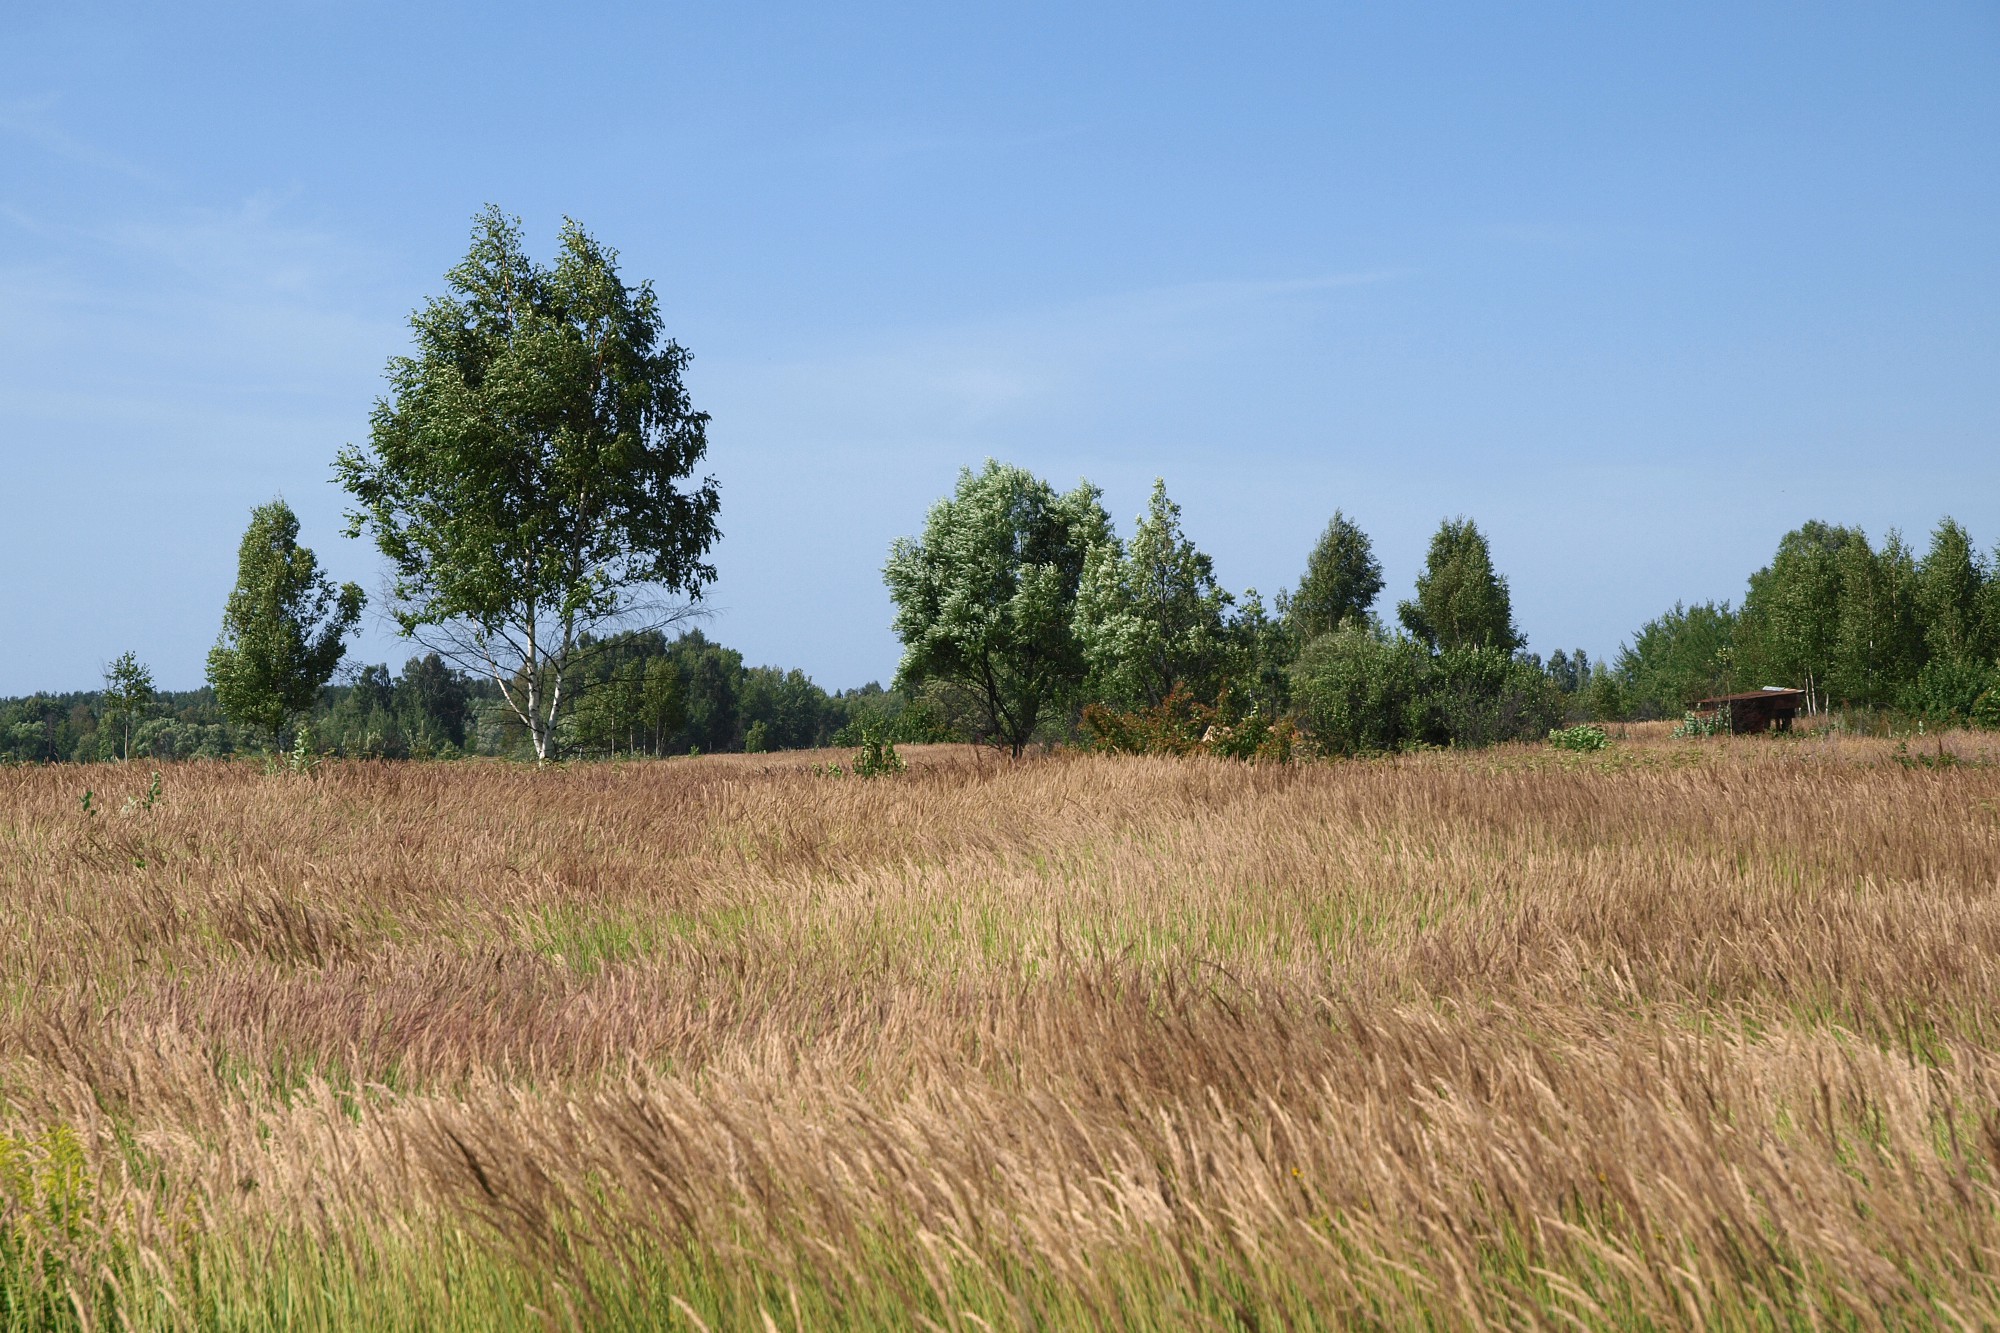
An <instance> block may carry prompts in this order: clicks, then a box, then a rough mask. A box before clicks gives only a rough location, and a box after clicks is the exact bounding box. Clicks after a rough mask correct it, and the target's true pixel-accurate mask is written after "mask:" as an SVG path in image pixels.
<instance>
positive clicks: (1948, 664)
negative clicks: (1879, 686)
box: [1901, 656, 1996, 724]
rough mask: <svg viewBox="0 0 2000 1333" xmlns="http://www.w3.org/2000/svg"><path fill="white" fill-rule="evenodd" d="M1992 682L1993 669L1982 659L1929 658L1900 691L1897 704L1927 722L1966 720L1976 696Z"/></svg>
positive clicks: (1974, 706)
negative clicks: (1901, 694) (1907, 685)
mask: <svg viewBox="0 0 2000 1333" xmlns="http://www.w3.org/2000/svg"><path fill="white" fill-rule="evenodd" d="M1995 683H1996V673H1995V671H1994V668H1993V667H1992V666H1990V665H1988V664H1987V663H1985V662H1979V661H1975V660H1972V659H1970V658H1964V657H1942V656H1941V657H1933V658H1932V659H1931V660H1930V661H1928V662H1926V663H1924V666H1923V670H1921V671H1919V672H1918V673H1917V676H1916V679H1915V680H1913V681H1911V682H1910V685H1909V687H1908V688H1907V689H1906V690H1905V691H1904V692H1903V696H1902V699H1901V704H1902V707H1903V708H1904V709H1906V710H1907V711H1909V712H1911V713H1914V714H1915V715H1916V716H1918V717H1920V718H1923V719H1924V720H1925V721H1927V722H1935V723H1943V724H1949V723H1965V722H1970V721H1972V719H1973V715H1974V711H1975V709H1976V708H1977V706H1978V703H1979V700H1980V698H1981V697H1982V696H1984V695H1985V694H1986V693H1987V692H1988V691H1989V690H1991V689H1992V688H1993V687H1994V685H1995Z"/></svg>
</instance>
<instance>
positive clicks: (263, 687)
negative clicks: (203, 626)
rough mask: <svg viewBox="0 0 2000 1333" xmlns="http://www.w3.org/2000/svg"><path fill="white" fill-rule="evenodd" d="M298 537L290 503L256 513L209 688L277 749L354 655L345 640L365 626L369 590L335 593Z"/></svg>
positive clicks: (212, 654) (347, 588) (212, 659)
mask: <svg viewBox="0 0 2000 1333" xmlns="http://www.w3.org/2000/svg"><path fill="white" fill-rule="evenodd" d="M298 537H299V520H298V518H297V516H296V515H294V514H293V513H292V510H291V506H289V505H287V504H286V503H285V502H284V501H283V500H273V501H272V502H271V503H270V504H267V505H260V506H259V507H258V508H257V509H256V510H254V511H253V512H252V513H251V516H250V527H249V530H248V531H246V532H245V533H244V534H243V543H242V546H241V548H240V549H239V551H238V553H237V572H236V587H235V588H234V589H233V590H232V591H231V592H230V594H229V601H228V604H227V605H226V606H225V607H224V608H223V613H222V637H221V638H220V639H219V640H218V641H217V642H216V645H215V647H214V648H213V649H211V650H210V651H209V654H208V679H209V683H210V684H211V685H213V686H214V687H215V697H216V699H217V701H218V702H219V703H220V704H221V706H222V709H223V711H224V712H225V713H227V714H228V715H229V718H230V720H231V721H233V722H235V723H237V724H238V725H240V726H245V727H252V728H255V729H256V730H258V731H260V732H262V733H264V734H265V735H266V736H268V737H269V738H270V740H271V742H272V743H273V744H275V743H276V742H277V741H278V739H279V737H280V735H281V734H282V733H283V731H284V729H285V728H286V726H288V725H289V724H290V723H291V721H292V720H293V719H294V718H296V717H298V716H299V715H301V714H303V713H305V712H307V711H308V710H310V709H311V708H312V706H313V703H314V701H315V700H317V699H318V697H319V692H320V689H321V687H322V686H324V685H325V684H326V683H327V681H328V680H329V679H331V678H332V676H333V672H334V668H336V667H337V666H339V665H340V659H341V657H342V656H343V655H344V654H345V653H346V651H347V649H346V645H345V644H344V643H343V642H342V640H343V639H345V638H346V637H347V635H348V634H350V633H352V632H353V630H354V628H355V626H356V624H357V622H359V621H360V619H361V605H362V601H363V598H362V594H361V589H360V588H359V587H357V586H355V585H354V584H352V583H347V584H343V585H341V587H340V588H338V589H335V588H334V586H333V584H332V582H331V581H330V580H328V579H327V577H326V576H325V575H324V574H322V573H320V569H319V561H318V559H317V558H316V557H314V555H313V553H312V552H311V551H310V550H308V549H307V548H305V547H303V546H301V545H299V541H298Z"/></svg>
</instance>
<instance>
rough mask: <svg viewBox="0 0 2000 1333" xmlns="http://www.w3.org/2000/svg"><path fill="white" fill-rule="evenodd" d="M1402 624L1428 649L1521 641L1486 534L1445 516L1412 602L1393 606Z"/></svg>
mask: <svg viewBox="0 0 2000 1333" xmlns="http://www.w3.org/2000/svg"><path fill="white" fill-rule="evenodd" d="M1396 615H1397V618H1398V619H1400V620H1401V621H1402V622H1403V627H1404V628H1405V629H1407V630H1409V632H1410V633H1411V634H1413V635H1415V636H1416V637H1417V638H1418V639H1419V640H1421V641H1422V642H1423V643H1424V644H1426V645H1428V646H1429V647H1430V648H1431V649H1432V650H1433V651H1446V650H1450V649H1454V648H1496V649H1498V650H1500V651H1501V652H1503V653H1511V652H1513V651H1514V650H1515V649H1516V648H1519V647H1520V646H1521V645H1522V643H1523V642H1524V641H1523V639H1522V638H1521V632H1520V631H1519V630H1517V629H1516V628H1515V627H1514V603H1513V598H1512V596H1511V595H1510V594H1509V592H1508V590H1507V580H1506V579H1505V578H1503V577H1502V576H1500V575H1499V574H1496V573H1494V571H1493V553H1492V551H1491V550H1490V549H1489V548H1488V547H1487V544H1486V537H1485V535H1484V534H1483V533H1481V532H1480V531H1479V528H1478V525H1477V524H1475V523H1473V521H1472V520H1471V519H1469V518H1458V519H1446V520H1445V521H1444V522H1443V523H1442V524H1440V525H1439V527H1438V530H1437V534H1436V535H1435V536H1433V537H1432V538H1431V549H1430V554H1429V557H1428V558H1427V559H1426V561H1425V563H1424V572H1423V573H1422V574H1419V575H1418V576H1417V596H1416V599H1415V600H1414V601H1408V602H1402V603H1400V604H1398V605H1397V607H1396Z"/></svg>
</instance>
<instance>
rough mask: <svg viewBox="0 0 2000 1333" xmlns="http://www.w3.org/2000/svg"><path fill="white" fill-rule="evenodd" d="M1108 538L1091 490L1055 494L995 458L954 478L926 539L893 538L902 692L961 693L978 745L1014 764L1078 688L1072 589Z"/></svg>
mask: <svg viewBox="0 0 2000 1333" xmlns="http://www.w3.org/2000/svg"><path fill="white" fill-rule="evenodd" d="M1110 538H1111V522H1110V519H1109V518H1107V517H1106V515H1105V513H1104V507H1103V505H1102V504H1100V503H1099V501H1098V491H1097V488H1096V487H1094V486H1091V485H1090V484H1089V483H1088V482H1085V483H1082V484H1080V485H1078V486H1077V488H1076V489H1075V490H1072V491H1069V492H1067V493H1066V494H1061V495H1058V494H1057V493H1056V492H1055V490H1054V489H1053V488H1052V487H1050V486H1049V484H1048V483H1047V482H1044V481H1042V480H1041V479H1039V478H1037V477H1035V476H1034V475H1032V474H1031V473H1029V472H1027V471H1025V470H1023V469H1021V468H1017V467H1009V466H1006V465H1004V464H1001V463H996V462H993V461H992V460H990V459H989V460H988V461H987V463H986V466H985V468H984V469H982V470H981V471H979V472H973V471H971V470H970V469H967V470H965V471H962V472H960V474H959V478H958V485H957V487H956V489H955V490H954V491H953V493H952V494H951V495H950V496H949V497H947V498H946V499H943V500H940V501H938V502H937V503H936V504H935V505H933V506H932V507H931V511H930V514H929V515H928V516H927V517H926V519H925V521H924V531H923V535H922V536H921V537H916V538H907V537H906V538H901V539H899V540H898V541H897V542H896V543H895V545H894V546H893V547H892V548H891V549H890V552H889V560H888V563H887V564H886V565H885V566H884V567H883V571H882V576H883V580H884V581H885V582H886V583H887V584H888V586H889V596H890V598H891V599H892V600H893V601H894V602H895V605H896V619H895V629H896V634H897V637H899V638H900V639H901V640H902V641H903V658H902V662H901V664H900V665H899V666H898V667H897V671H896V681H897V684H898V686H899V687H901V688H904V689H911V690H914V689H917V688H919V687H921V686H923V685H925V684H928V683H937V684H942V685H945V686H947V687H950V688H953V689H955V690H958V691H961V692H962V694H963V697H964V698H965V699H966V700H967V701H968V702H969V704H970V706H971V711H972V714H973V717H972V722H973V725H974V728H975V729H976V731H977V733H978V735H979V737H980V738H981V739H982V740H985V741H988V742H990V743H992V744H994V745H997V746H1004V747H1005V748H1006V749H1007V750H1008V751H1010V752H1011V753H1012V754H1014V755H1016V756H1018V755H1019V754H1020V753H1021V751H1022V750H1023V749H1024V748H1026V746H1027V744H1028V742H1029V741H1030V740H1031V739H1032V738H1033V737H1034V734H1035V728H1036V727H1037V726H1038V725H1039V724H1040V723H1041V722H1042V720H1043V718H1044V716H1045V714H1046V713H1047V712H1048V711H1049V710H1051V709H1053V708H1056V707H1060V706H1062V705H1063V704H1065V703H1067V702H1068V701H1070V700H1071V699H1073V698H1074V697H1075V696H1076V694H1077V692H1078V691H1079V689H1080V688H1081V686H1082V685H1083V682H1084V678H1085V675H1086V673H1087V670H1088V665H1087V663H1086V661H1085V659H1084V653H1083V646H1082V644H1081V643H1080V642H1079V641H1078V639H1077V635H1076V632H1075V629H1074V627H1073V625H1074V620H1075V614H1076V598H1077V589H1078V586H1079V585H1080V584H1081V583H1082V580H1083V571H1084V564H1085V562H1086V560H1087V558H1088V556H1089V553H1090V552H1091V550H1092V549H1094V548H1096V547H1099V546H1102V545H1104V544H1106V543H1107V542H1109V540H1110Z"/></svg>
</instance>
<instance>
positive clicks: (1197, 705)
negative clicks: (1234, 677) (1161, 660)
mask: <svg viewBox="0 0 2000 1333" xmlns="http://www.w3.org/2000/svg"><path fill="white" fill-rule="evenodd" d="M1082 721H1083V731H1084V736H1085V741H1086V744H1087V745H1088V746H1089V747H1090V748H1091V749H1093V750H1101V751H1104V752H1106V753H1110V754H1168V755H1191V754H1208V755H1216V756H1219V757H1222V758H1226V759H1243V760H1249V761H1252V762H1257V763H1281V764H1282V763H1287V762H1289V761H1290V760H1291V758H1292V752H1293V750H1294V748H1295V746H1296V743H1297V738H1298V731H1297V728H1296V727H1295V726H1294V724H1293V723H1292V721H1291V719H1290V718H1284V717H1279V718H1273V717H1271V716H1270V715H1268V714H1265V713H1263V712H1260V711H1259V710H1258V709H1257V708H1255V707H1252V708H1251V709H1250V710H1249V711H1248V712H1247V713H1243V712H1238V711H1237V710H1236V709H1235V707H1234V706H1233V702H1232V700H1231V698H1230V696H1229V694H1228V691H1227V690H1226V689H1225V690H1224V692H1223V694H1222V696H1221V697H1220V698H1219V699H1218V700H1217V701H1216V702H1215V703H1213V704H1205V703H1203V702H1202V701H1201V700H1199V699H1197V698H1195V696H1194V694H1193V693H1192V692H1191V691H1190V690H1188V689H1187V688H1186V687H1185V686H1175V687H1174V689H1172V690H1170V691H1169V692H1168V694H1167V697H1166V698H1165V699H1162V700H1161V701H1160V702H1159V703H1157V704H1152V705H1149V706H1147V707H1143V708H1134V709H1127V710H1122V711H1121V710H1119V709H1114V708H1109V707H1106V706H1105V705H1104V704H1101V703H1093V704H1090V705H1088V706H1086V707H1085V708H1084V710H1083V719H1082Z"/></svg>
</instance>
